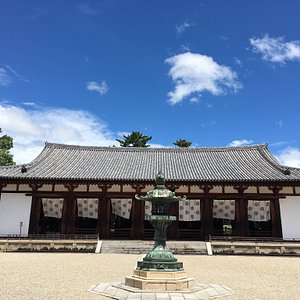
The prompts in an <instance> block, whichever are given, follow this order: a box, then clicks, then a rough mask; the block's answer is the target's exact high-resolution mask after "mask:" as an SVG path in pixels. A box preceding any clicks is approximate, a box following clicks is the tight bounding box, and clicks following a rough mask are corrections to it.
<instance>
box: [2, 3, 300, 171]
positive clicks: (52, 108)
mask: <svg viewBox="0 0 300 300" xmlns="http://www.w3.org/2000/svg"><path fill="white" fill-rule="evenodd" d="M299 11H300V3H299V1H296V0H295V1H291V0H287V1H279V0H269V1H266V0H261V1H240V0H235V1H234V0H232V1H220V0H207V1H204V0H202V1H201V0H189V1H179V0H175V1H174V0H164V1H158V0H152V1H140V0H98V1H93V0H86V1H76V0H72V1H71V0H70V1H58V0H57V1H56V0H51V1H38V0H36V1H32V0H28V1H17V0H1V2H0V41H1V43H0V128H2V130H3V132H4V133H7V134H9V135H11V136H13V137H14V149H13V151H12V152H13V154H14V158H15V160H16V161H17V162H18V163H25V162H29V161H31V160H32V159H33V158H34V157H35V156H36V155H37V154H38V153H39V152H40V151H41V149H42V148H43V146H44V143H45V141H49V142H57V143H66V144H82V145H103V146H108V145H118V143H117V142H115V138H120V136H122V134H127V133H130V132H132V131H140V132H142V133H143V134H147V135H150V136H152V140H151V146H153V147H158V146H172V143H173V142H174V141H175V140H177V139H187V140H189V141H191V142H192V143H193V146H195V147H218V146H232V145H236V146H239V145H248V144H260V143H268V144H269V148H270V150H271V152H272V153H273V154H274V155H276V157H277V158H278V160H280V162H282V163H284V164H287V165H293V166H299V167H300V140H299V130H300V122H299V109H300V104H299V95H300V84H299V75H300V30H299V28H300V18H299V16H298V14H299Z"/></svg>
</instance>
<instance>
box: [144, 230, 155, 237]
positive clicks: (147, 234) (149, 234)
mask: <svg viewBox="0 0 300 300" xmlns="http://www.w3.org/2000/svg"><path fill="white" fill-rule="evenodd" d="M153 238H154V229H152V228H151V229H148V228H144V240H153Z"/></svg>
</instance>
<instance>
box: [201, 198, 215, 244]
mask: <svg viewBox="0 0 300 300" xmlns="http://www.w3.org/2000/svg"><path fill="white" fill-rule="evenodd" d="M200 203H201V204H200V205H201V231H202V239H205V240H208V238H209V235H210V234H212V233H213V217H212V208H213V199H211V198H209V197H205V198H201V202H200Z"/></svg>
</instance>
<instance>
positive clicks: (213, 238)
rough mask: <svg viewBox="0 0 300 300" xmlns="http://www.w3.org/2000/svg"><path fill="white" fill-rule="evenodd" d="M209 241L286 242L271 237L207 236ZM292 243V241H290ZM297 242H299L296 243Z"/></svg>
mask: <svg viewBox="0 0 300 300" xmlns="http://www.w3.org/2000/svg"><path fill="white" fill-rule="evenodd" d="M209 241H210V242H212V241H227V242H284V241H288V240H283V239H282V238H279V237H271V236H264V237H262V236H249V237H248V236H247V237H246V236H228V235H227V236H215V235H209ZM292 241H293V240H292ZM298 242H299V241H298Z"/></svg>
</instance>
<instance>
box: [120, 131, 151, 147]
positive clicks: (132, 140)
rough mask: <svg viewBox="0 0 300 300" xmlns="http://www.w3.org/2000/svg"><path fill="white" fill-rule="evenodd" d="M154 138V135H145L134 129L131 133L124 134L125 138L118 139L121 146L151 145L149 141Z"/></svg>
mask: <svg viewBox="0 0 300 300" xmlns="http://www.w3.org/2000/svg"><path fill="white" fill-rule="evenodd" d="M151 139H152V136H148V135H144V134H142V133H140V132H138V131H133V132H132V133H130V134H129V135H123V140H119V139H116V141H117V142H119V143H120V146H121V147H149V146H150V145H147V143H148V142H149V141H150V140H151Z"/></svg>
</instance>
